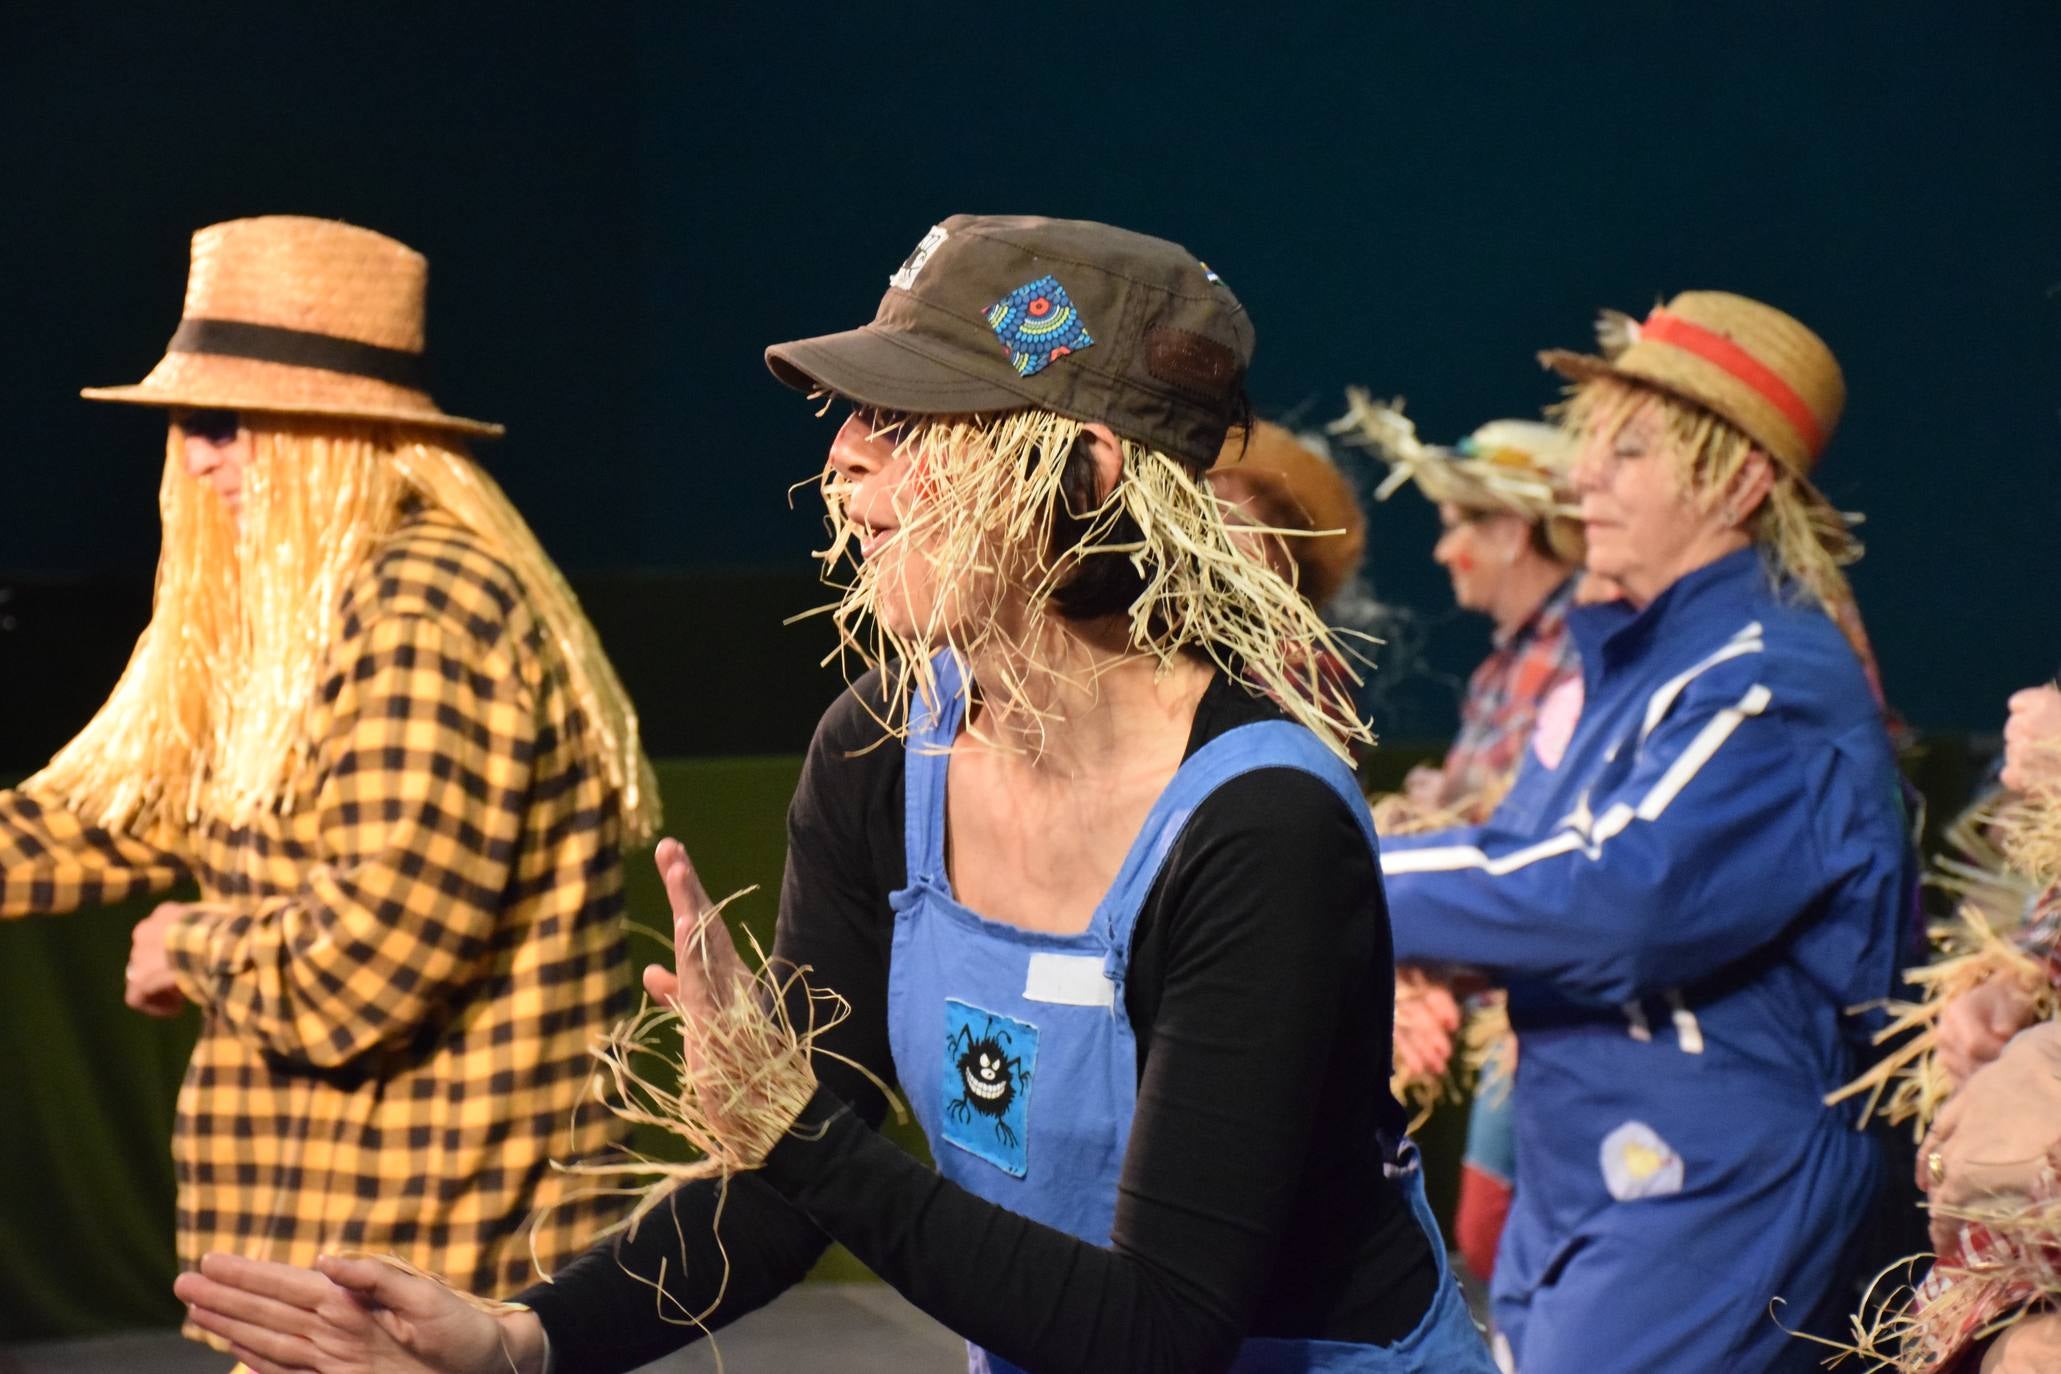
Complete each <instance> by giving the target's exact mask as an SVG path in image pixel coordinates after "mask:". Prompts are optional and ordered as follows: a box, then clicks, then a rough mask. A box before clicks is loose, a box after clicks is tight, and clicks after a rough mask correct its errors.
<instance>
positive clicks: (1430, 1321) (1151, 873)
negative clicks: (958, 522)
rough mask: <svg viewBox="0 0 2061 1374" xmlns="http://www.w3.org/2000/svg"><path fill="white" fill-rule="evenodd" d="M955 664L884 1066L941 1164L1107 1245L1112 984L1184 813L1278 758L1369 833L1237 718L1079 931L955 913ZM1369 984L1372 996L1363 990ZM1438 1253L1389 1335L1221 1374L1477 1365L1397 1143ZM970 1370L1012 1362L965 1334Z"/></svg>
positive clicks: (1303, 733) (1116, 1132)
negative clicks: (1421, 1307) (1419, 1316)
mask: <svg viewBox="0 0 2061 1374" xmlns="http://www.w3.org/2000/svg"><path fill="white" fill-rule="evenodd" d="M959 680H960V678H959V670H958V668H957V666H956V664H955V663H954V662H953V661H952V660H951V659H950V658H949V656H941V657H940V659H939V662H938V688H939V700H940V701H941V702H942V703H943V706H942V707H941V708H939V709H930V708H926V707H925V706H924V705H922V704H921V703H919V704H918V705H917V706H916V708H915V710H914V713H913V714H914V716H915V720H914V722H913V724H912V727H911V730H910V733H909V742H908V745H907V766H906V783H905V791H904V805H905V810H906V814H907V848H908V866H909V867H908V871H909V885H908V886H907V887H905V888H903V889H902V890H901V891H899V892H896V893H894V894H893V897H892V902H893V905H894V910H895V930H894V954H893V961H892V965H891V972H890V975H889V983H888V1017H889V1032H890V1036H891V1038H892V1041H893V1047H894V1059H895V1068H896V1071H897V1073H898V1075H899V1077H900V1079H901V1084H902V1090H903V1092H904V1093H905V1094H906V1096H907V1097H908V1099H909V1103H910V1106H911V1107H912V1108H913V1109H914V1111H915V1113H916V1117H917V1119H918V1120H919V1121H920V1122H921V1123H922V1125H923V1129H924V1133H925V1134H926V1135H927V1136H928V1137H929V1139H930V1147H931V1152H932V1154H933V1155H935V1156H936V1158H937V1162H938V1168H939V1171H940V1172H942V1173H943V1174H944V1176H945V1177H946V1178H949V1179H951V1180H952V1181H954V1182H955V1183H958V1184H960V1185H961V1186H963V1187H965V1188H967V1189H969V1190H970V1191H972V1192H974V1193H976V1194H978V1195H979V1196H981V1197H983V1198H986V1199H987V1200H989V1201H990V1202H993V1203H996V1204H998V1205H999V1206H1002V1207H1006V1208H1008V1209H1009V1210H1010V1211H1013V1212H1016V1213H1018V1214H1019V1215H1022V1216H1027V1217H1030V1218H1032V1219H1034V1220H1037V1221H1040V1222H1043V1223H1044V1224H1046V1225H1048V1226H1053V1227H1056V1228H1058V1229H1060V1230H1063V1231H1066V1232H1068V1233H1069V1234H1071V1235H1074V1236H1078V1237H1080V1238H1081V1239H1082V1240H1085V1241H1089V1242H1091V1243H1092V1244H1095V1245H1107V1244H1108V1243H1109V1233H1110V1227H1111V1224H1112V1222H1113V1221H1114V1219H1115V1213H1116V1193H1117V1176H1118V1174H1119V1172H1120V1171H1121V1170H1122V1168H1123V1159H1124V1149H1125V1146H1126V1144H1127V1142H1128V1141H1129V1138H1130V1130H1131V1116H1132V1113H1133V1111H1134V1109H1135V1106H1136V1094H1137V1075H1138V1056H1137V1040H1136V1037H1135V1036H1134V1035H1133V1033H1132V1030H1131V1025H1130V1021H1129V1019H1128V1017H1127V1016H1126V1014H1125V1011H1124V992H1123V983H1124V977H1125V973H1126V970H1127V966H1128V963H1129V959H1130V948H1131V935H1132V930H1133V928H1134V926H1135V924H1136V922H1137V917H1138V910H1139V907H1140V906H1141V905H1142V904H1143V903H1144V900H1145V897H1146V895H1147V893H1148V892H1149V891H1150V890H1151V888H1152V884H1153V881H1154V879H1155V878H1156V876H1157V875H1158V872H1159V869H1160V866H1161V864H1162V863H1163V862H1164V860H1165V858H1166V854H1167V851H1168V850H1170V849H1171V848H1172V847H1173V844H1174V842H1175V841H1176V840H1177V839H1178V838H1179V837H1180V833H1181V830H1182V827H1183V826H1184V825H1185V824H1186V823H1187V820H1188V818H1189V816H1191V815H1192V814H1193V813H1194V811H1195V808H1196V807H1197V806H1199V805H1200V804H1201V803H1202V802H1203V800H1204V799H1205V798H1207V797H1208V796H1209V795H1210V793H1212V792H1213V791H1215V790H1216V788H1217V787H1219V786H1221V785H1222V784H1223V783H1224V782H1226V781H1227V780H1229V779H1231V778H1234V777H1237V776H1238V775H1240V774H1242V773H1247V772H1250V771H1252V770H1254V769H1257V768H1273V767H1291V768H1299V769H1301V770H1303V771H1304V772H1307V773H1310V774H1313V775H1314V776H1316V777H1318V778H1320V779H1322V780H1323V781H1325V782H1326V783H1328V784H1330V785H1331V786H1332V787H1333V788H1335V789H1336V790H1337V791H1338V793H1339V795H1340V796H1341V797H1342V798H1343V799H1344V800H1345V802H1346V805H1347V806H1348V807H1349V808H1350V809H1351V810H1352V812H1353V814H1354V815H1355V816H1358V817H1360V818H1361V823H1362V827H1363V828H1364V829H1365V830H1366V833H1367V842H1368V844H1369V845H1370V846H1371V845H1372V844H1373V843H1374V835H1373V830H1372V827H1371V825H1370V824H1369V823H1368V821H1367V808H1366V805H1365V803H1364V802H1363V801H1362V800H1361V798H1360V794H1359V791H1358V789H1357V788H1355V787H1354V785H1353V780H1352V775H1351V774H1350V773H1349V772H1347V770H1346V769H1345V767H1344V766H1343V765H1342V764H1340V763H1339V762H1338V760H1337V759H1335V758H1334V757H1332V755H1331V754H1330V752H1329V751H1327V750H1326V749H1325V748H1324V746H1323V745H1322V744H1320V743H1319V742H1318V741H1317V739H1316V737H1315V736H1314V735H1312V734H1310V733H1309V731H1307V730H1305V729H1303V728H1302V727H1300V726H1296V725H1291V724H1288V723H1287V722H1285V721H1267V722H1262V723H1258V724H1253V725H1246V726H1241V727H1239V728H1238V729H1235V730H1231V731H1229V732H1227V733H1225V734H1223V735H1221V736H1219V737H1218V738H1217V739H1214V740H1212V741H1211V742H1210V743H1209V744H1207V745H1205V746H1204V747H1203V748H1202V749H1200V750H1198V751H1197V752H1196V753H1195V754H1194V755H1193V756H1192V757H1191V758H1189V759H1188V760H1187V761H1186V762H1185V763H1183V764H1182V765H1181V767H1180V770H1179V771H1178V772H1177V773H1176V774H1175V775H1174V779H1173V781H1172V782H1171V783H1170V784H1169V785H1168V787H1167V789H1166V791H1165V792H1164V793H1162V794H1161V796H1160V798H1159V800H1158V801H1157V802H1156V803H1155V804H1154V805H1153V808H1152V811H1151V813H1150V815H1149V816H1148V817H1147V818H1146V821H1145V826H1144V828H1143V830H1142V831H1140V833H1139V835H1138V839H1137V842H1136V843H1135V844H1134V845H1133V846H1132V847H1131V852H1130V854H1129V855H1128V856H1127V857H1126V858H1125V860H1124V864H1123V868H1122V869H1121V870H1120V871H1119V873H1118V875H1117V878H1116V882H1115V884H1114V885H1113V886H1112V887H1111V888H1110V890H1109V892H1108V894H1107V895H1106V896H1104V897H1103V899H1102V902H1101V904H1100V905H1099V906H1098V907H1097V908H1096V910H1095V915H1094V918H1093V920H1092V922H1091V923H1090V925H1089V927H1088V929H1087V930H1086V931H1084V932H1082V933H1081V934H1078V935H1055V934H1049V933H1045V932H1041V931H1032V930H1024V929H1022V928H1020V927H1017V926H1012V925H1005V924H1001V923H999V922H993V921H988V920H985V919H983V918H982V917H980V916H979V915H977V914H975V913H974V912H972V911H970V910H968V909H967V908H966V907H963V906H961V905H960V904H959V903H958V901H957V900H956V899H955V898H954V897H953V895H952V890H951V883H950V880H949V879H948V877H947V876H946V871H945V860H944V854H945V850H944V838H945V777H946V768H947V765H948V764H949V762H950V760H949V757H948V755H947V753H946V751H947V750H948V749H949V748H950V746H951V744H952V742H953V740H954V738H955V737H956V736H957V734H958V728H959V721H960V717H961V713H962V711H963V698H962V694H961V692H960V690H959ZM1370 992H1371V990H1370ZM1390 1172H1391V1174H1392V1175H1393V1176H1394V1177H1396V1178H1397V1180H1398V1182H1399V1183H1400V1184H1401V1186H1402V1187H1403V1189H1404V1191H1405V1193H1406V1195H1407V1196H1408V1197H1409V1199H1410V1203H1411V1206H1412V1208H1413V1209H1414V1211H1415V1213H1416V1215H1417V1218H1418V1222H1419V1224H1420V1225H1421V1226H1423V1228H1424V1233H1425V1235H1426V1236H1427V1237H1428V1238H1429V1239H1430V1241H1431V1249H1432V1252H1433V1253H1434V1254H1435V1255H1437V1256H1438V1264H1439V1282H1438V1296H1437V1298H1436V1299H1435V1301H1434V1302H1433V1303H1432V1306H1431V1309H1430V1311H1429V1312H1428V1313H1427V1314H1426V1316H1425V1318H1424V1320H1423V1322H1422V1323H1421V1324H1420V1325H1419V1326H1418V1328H1417V1329H1416V1330H1415V1331H1413V1332H1411V1333H1410V1335H1408V1336H1407V1337H1405V1338H1404V1339H1403V1340H1402V1341H1400V1342H1398V1343H1397V1344H1395V1345H1393V1346H1372V1345H1350V1344H1345V1343H1342V1342H1334V1341H1314V1340H1279V1339H1259V1338H1255V1339H1248V1340H1247V1341H1245V1342H1244V1344H1243V1345H1242V1346H1241V1347H1240V1350H1239V1354H1238V1358H1237V1360H1236V1361H1235V1363H1234V1364H1233V1366H1232V1369H1233V1370H1234V1372H1235V1374H1290V1372H1291V1371H1327V1372H1328V1371H1337V1372H1338V1374H1345V1372H1346V1371H1351V1374H1377V1371H1378V1372H1379V1374H1390V1372H1391V1371H1395V1372H1397V1374H1401V1372H1402V1371H1427V1374H1428V1372H1429V1371H1437V1372H1438V1374H1477V1371H1478V1374H1493V1371H1494V1366H1493V1364H1492V1363H1491V1362H1490V1360H1489V1356H1488V1352H1487V1350H1486V1349H1485V1348H1484V1347H1483V1345H1482V1343H1481V1338H1480V1336H1479V1334H1478V1333H1477V1332H1476V1330H1475V1328H1474V1324H1473V1322H1472V1321H1471V1320H1470V1319H1469V1317H1468V1315H1467V1309H1466V1305H1465V1303H1464V1302H1463V1300H1462V1298H1461V1295H1460V1290H1459V1285H1458V1284H1457V1283H1455V1282H1454V1281H1453V1279H1452V1277H1451V1275H1450V1274H1449V1273H1448V1272H1447V1270H1446V1257H1445V1256H1446V1251H1445V1244H1444V1242H1443V1240H1442V1239H1441V1238H1440V1236H1439V1232H1438V1225H1437V1223H1436V1222H1435V1221H1433V1220H1432V1216H1431V1211H1430V1208H1429V1207H1428V1206H1427V1205H1426V1204H1425V1201H1424V1185H1423V1179H1422V1176H1421V1173H1420V1170H1419V1168H1418V1165H1417V1159H1416V1151H1415V1149H1414V1147H1412V1146H1409V1145H1407V1144H1405V1146H1404V1147H1403V1150H1402V1152H1401V1157H1400V1160H1399V1163H1398V1164H1397V1165H1396V1166H1391V1168H1390ZM968 1350H969V1366H970V1368H971V1369H972V1370H973V1371H974V1374H988V1372H989V1371H992V1372H993V1374H1011V1372H1012V1371H1016V1368H1017V1367H1016V1366H1015V1365H1012V1364H1010V1363H1008V1362H1007V1361H1005V1360H1002V1359H1000V1358H998V1357H996V1356H994V1355H991V1354H989V1353H988V1352H987V1351H985V1350H982V1349H980V1348H978V1347H974V1346H969V1347H968Z"/></svg>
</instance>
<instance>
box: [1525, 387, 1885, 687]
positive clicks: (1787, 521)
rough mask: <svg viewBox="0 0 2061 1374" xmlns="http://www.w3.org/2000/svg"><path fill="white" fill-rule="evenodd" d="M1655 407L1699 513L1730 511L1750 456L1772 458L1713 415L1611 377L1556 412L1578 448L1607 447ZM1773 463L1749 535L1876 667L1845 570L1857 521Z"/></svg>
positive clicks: (1579, 391) (1854, 554)
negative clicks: (1725, 507)
mask: <svg viewBox="0 0 2061 1374" xmlns="http://www.w3.org/2000/svg"><path fill="white" fill-rule="evenodd" d="M1649 405H1650V406H1651V407H1652V408H1653V410H1654V412H1655V413H1656V414H1657V415H1659V416H1660V418H1661V421H1662V424H1663V425H1664V427H1665V431H1664V432H1665V434H1666V437H1667V439H1668V443H1667V446H1666V447H1667V451H1668V453H1669V454H1670V455H1671V456H1672V457H1673V459H1674V461H1675V463H1676V465H1677V466H1676V471H1677V473H1678V475H1679V476H1680V477H1681V479H1682V485H1683V488H1684V489H1685V490H1686V491H1687V492H1688V493H1689V498H1690V500H1691V501H1693V502H1694V503H1695V504H1696V505H1697V507H1698V509H1700V510H1703V511H1710V510H1714V509H1716V508H1717V507H1718V506H1719V505H1721V504H1723V502H1724V499H1725V492H1726V490H1727V488H1729V487H1730V486H1731V484H1732V482H1733V481H1734V480H1735V479H1736V478H1737V477H1738V476H1739V473H1740V472H1741V470H1743V469H1744V468H1745V466H1746V459H1747V457H1748V455H1750V454H1752V453H1754V452H1756V451H1760V452H1762V453H1763V454H1765V453H1766V450H1764V449H1759V446H1758V445H1756V444H1755V443H1754V441H1753V440H1752V439H1751V438H1749V437H1748V436H1747V434H1746V432H1745V431H1744V430H1741V429H1740V428H1738V427H1737V426H1736V425H1734V424H1732V423H1731V422H1730V421H1728V420H1726V419H1724V418H1723V417H1722V416H1720V415H1718V414H1717V413H1715V412H1714V411H1710V410H1706V409H1704V408H1703V407H1702V406H1699V405H1695V404H1693V403H1691V402H1688V401H1684V400H1682V399H1680V398H1678V397H1676V396H1673V395H1670V394H1669V393H1667V392H1665V391H1661V390H1659V389H1658V388H1655V387H1649V386H1641V385H1639V384H1637V383H1635V382H1629V381H1626V380H1624V379H1622V378H1620V377H1615V376H1611V375H1608V374H1605V375H1602V376H1596V377H1591V378H1589V379H1588V380H1587V381H1584V382H1582V383H1581V384H1580V385H1578V386H1576V387H1575V388H1574V389H1573V390H1572V391H1571V392H1570V393H1569V395H1568V398H1567V400H1566V401H1565V402H1563V403H1562V404H1561V405H1560V406H1559V407H1558V408H1557V411H1556V413H1557V416H1558V418H1559V420H1560V423H1561V424H1562V425H1563V426H1565V427H1566V429H1567V430H1568V431H1569V433H1570V434H1571V435H1572V436H1573V437H1574V440H1575V442H1576V443H1577V444H1582V443H1589V442H1602V443H1608V442H1610V441H1611V440H1614V439H1615V438H1616V437H1617V436H1618V434H1619V433H1620V432H1621V431H1622V430H1623V429H1624V427H1625V426H1626V425H1627V424H1629V423H1630V422H1631V420H1632V418H1633V417H1634V416H1635V415H1637V414H1639V413H1640V412H1641V411H1642V410H1643V409H1644V408H1645V407H1647V406H1649ZM1767 462H1768V469H1769V472H1770V473H1771V474H1772V476H1773V482H1772V483H1771V485H1770V486H1769V488H1768V494H1767V498H1766V499H1765V500H1763V501H1762V502H1761V505H1760V509H1758V510H1756V511H1755V512H1754V513H1753V515H1752V517H1751V519H1750V521H1749V526H1748V533H1749V535H1750V536H1751V538H1752V540H1753V542H1754V544H1755V546H1756V547H1758V548H1759V549H1760V550H1761V553H1762V555H1763V556H1764V557H1765V558H1766V559H1767V560H1768V563H1769V564H1770V566H1771V567H1772V569H1773V570H1774V571H1775V572H1776V573H1777V574H1778V575H1779V576H1780V577H1782V578H1783V579H1784V580H1786V581H1787V582H1788V583H1790V584H1791V585H1792V586H1794V587H1795V588H1796V589H1797V590H1799V591H1800V592H1802V593H1803V594H1804V595H1806V596H1807V597H1809V598H1810V599H1811V600H1812V601H1814V602H1815V603H1817V605H1818V606H1819V607H1821V608H1822V609H1823V610H1824V611H1825V612H1826V614H1828V615H1830V616H1831V617H1832V618H1833V619H1834V620H1835V621H1837V622H1838V623H1839V626H1840V628H1841V629H1842V630H1843V631H1845V632H1846V636H1847V638H1848V640H1849V641H1853V642H1854V648H1855V650H1856V651H1857V652H1858V653H1860V655H1861V657H1862V659H1863V660H1864V661H1870V662H1872V659H1873V655H1872V653H1871V652H1870V651H1869V650H1868V649H1867V647H1866V644H1867V640H1866V635H1865V633H1864V632H1862V631H1861V628H1860V620H1859V616H1858V615H1857V614H1855V613H1854V611H1853V609H1852V608H1853V606H1854V597H1853V588H1852V587H1851V586H1850V585H1848V583H1847V580H1846V573H1845V572H1844V571H1843V569H1844V568H1845V567H1846V565H1847V564H1849V563H1852V562H1854V561H1855V560H1856V559H1858V558H1859V557H1860V556H1861V543H1860V540H1859V539H1857V538H1856V537H1855V536H1854V532H1853V526H1854V525H1855V524H1856V523H1858V517H1855V516H1850V515H1846V514H1844V513H1842V512H1840V511H1838V510H1835V509H1833V508H1832V506H1831V505H1829V504H1828V503H1827V502H1826V501H1825V498H1824V497H1822V496H1820V495H1819V494H1818V492H1817V490H1816V489H1815V488H1813V487H1812V486H1811V485H1810V483H1808V482H1807V481H1805V480H1804V479H1803V477H1802V476H1801V475H1799V474H1798V473H1797V472H1795V471H1794V470H1793V469H1791V468H1790V467H1789V466H1788V465H1787V464H1785V463H1783V462H1781V461H1780V460H1778V459H1776V458H1774V457H1773V456H1771V455H1769V456H1768V458H1767Z"/></svg>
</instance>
